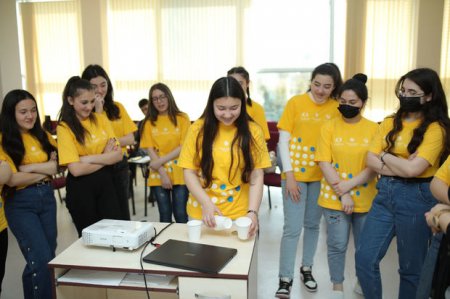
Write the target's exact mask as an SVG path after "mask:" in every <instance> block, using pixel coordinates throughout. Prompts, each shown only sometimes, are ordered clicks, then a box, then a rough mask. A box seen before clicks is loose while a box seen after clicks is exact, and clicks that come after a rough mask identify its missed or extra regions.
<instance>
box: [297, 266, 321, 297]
mask: <svg viewBox="0 0 450 299" xmlns="http://www.w3.org/2000/svg"><path fill="white" fill-rule="evenodd" d="M311 271H312V269H311V267H300V275H301V277H302V281H303V284H304V285H305V287H306V290H307V291H308V292H315V291H317V282H316V280H315V279H314V277H313V276H312V272H311Z"/></svg>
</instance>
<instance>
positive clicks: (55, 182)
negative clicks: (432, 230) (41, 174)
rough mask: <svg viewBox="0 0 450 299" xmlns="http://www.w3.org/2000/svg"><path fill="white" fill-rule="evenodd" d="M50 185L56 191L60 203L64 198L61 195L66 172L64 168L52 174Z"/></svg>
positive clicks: (64, 185) (64, 184) (64, 186)
mask: <svg viewBox="0 0 450 299" xmlns="http://www.w3.org/2000/svg"><path fill="white" fill-rule="evenodd" d="M51 184H52V187H53V189H54V190H56V191H57V192H58V197H59V201H60V202H61V203H62V202H63V201H64V198H63V197H62V196H61V190H60V189H61V188H66V174H65V170H63V171H61V172H58V173H56V174H54V175H53V177H52V181H51Z"/></svg>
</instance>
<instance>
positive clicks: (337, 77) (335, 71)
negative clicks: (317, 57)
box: [308, 62, 342, 99]
mask: <svg viewBox="0 0 450 299" xmlns="http://www.w3.org/2000/svg"><path fill="white" fill-rule="evenodd" d="M317 75H326V76H330V77H331V79H333V83H334V88H333V91H332V92H331V94H330V96H331V97H332V98H333V99H336V98H337V95H338V91H339V88H340V87H341V85H342V76H341V71H340V70H339V67H338V66H337V65H336V64H334V63H332V62H327V63H324V64H321V65H318V66H317V67H316V68H315V69H314V70H313V71H312V73H311V81H312V80H314V78H315V77H316V76H317ZM310 90H311V88H309V89H308V91H310Z"/></svg>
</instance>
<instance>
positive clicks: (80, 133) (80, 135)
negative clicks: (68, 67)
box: [58, 76, 97, 144]
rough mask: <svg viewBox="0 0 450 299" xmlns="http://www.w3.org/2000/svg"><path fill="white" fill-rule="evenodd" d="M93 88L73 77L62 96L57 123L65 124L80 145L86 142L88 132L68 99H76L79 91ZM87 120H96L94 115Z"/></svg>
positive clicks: (86, 81)
mask: <svg viewBox="0 0 450 299" xmlns="http://www.w3.org/2000/svg"><path fill="white" fill-rule="evenodd" d="M92 90H94V88H93V87H92V84H91V83H90V82H89V81H88V80H85V79H81V78H80V77H79V76H73V77H71V78H70V79H69V81H67V83H66V87H64V91H63V94H62V103H63V104H62V107H61V110H60V111H59V117H58V123H60V122H62V121H63V122H65V123H66V124H67V125H68V126H69V128H70V129H71V130H72V132H73V134H74V135H75V138H76V139H77V141H78V142H79V143H80V144H84V142H85V140H86V134H88V133H89V132H88V131H87V130H86V129H85V128H84V127H83V125H82V124H81V122H80V120H79V119H78V117H77V115H76V112H75V109H74V108H73V105H71V104H70V103H69V98H72V99H74V98H76V97H78V96H79V95H80V94H81V91H92ZM89 119H90V120H91V121H92V122H94V123H96V121H97V119H96V118H95V116H94V113H91V114H90V115H89Z"/></svg>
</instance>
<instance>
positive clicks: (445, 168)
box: [434, 156, 450, 186]
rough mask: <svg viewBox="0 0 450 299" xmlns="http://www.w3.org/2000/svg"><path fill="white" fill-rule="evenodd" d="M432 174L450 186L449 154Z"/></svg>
mask: <svg viewBox="0 0 450 299" xmlns="http://www.w3.org/2000/svg"><path fill="white" fill-rule="evenodd" d="M434 176H435V177H437V178H439V179H441V180H442V181H444V182H445V183H446V184H447V185H449V186H450V156H449V157H447V160H445V162H444V164H442V165H441V167H440V168H439V169H438V171H437V172H436V174H435V175H434Z"/></svg>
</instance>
